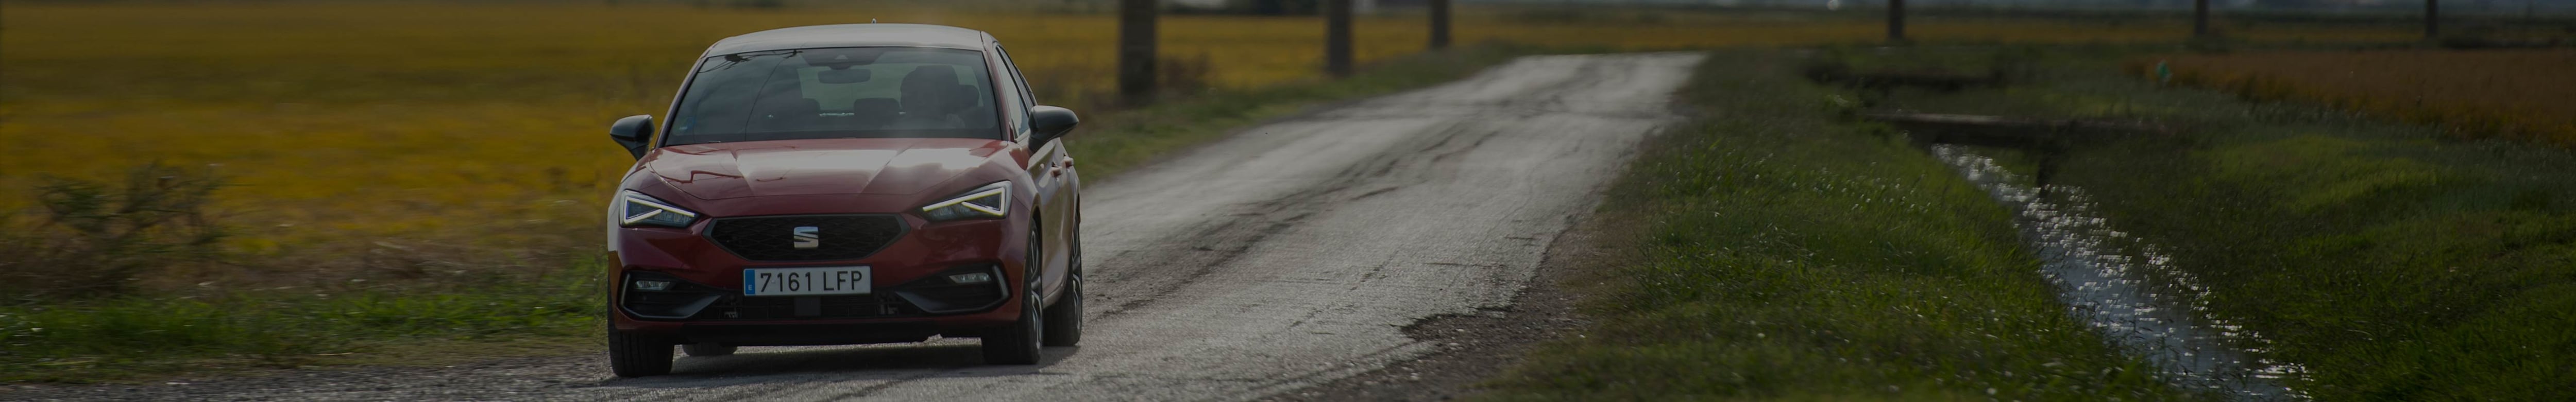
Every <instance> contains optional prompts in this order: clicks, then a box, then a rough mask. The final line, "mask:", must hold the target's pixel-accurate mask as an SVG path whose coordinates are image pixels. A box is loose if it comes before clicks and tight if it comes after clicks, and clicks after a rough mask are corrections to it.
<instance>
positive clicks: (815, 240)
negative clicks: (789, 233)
mask: <svg viewBox="0 0 2576 402" xmlns="http://www.w3.org/2000/svg"><path fill="white" fill-rule="evenodd" d="M822 230H823V228H818V227H813V226H797V227H796V229H795V236H796V248H798V249H809V248H816V247H822V246H823V235H821V234H817V233H815V232H819V231H822Z"/></svg>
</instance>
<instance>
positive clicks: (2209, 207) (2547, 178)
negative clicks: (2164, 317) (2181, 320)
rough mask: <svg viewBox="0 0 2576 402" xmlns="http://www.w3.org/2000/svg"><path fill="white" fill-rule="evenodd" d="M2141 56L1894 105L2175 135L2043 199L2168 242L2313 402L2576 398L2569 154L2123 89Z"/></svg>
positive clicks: (2074, 57)
mask: <svg viewBox="0 0 2576 402" xmlns="http://www.w3.org/2000/svg"><path fill="white" fill-rule="evenodd" d="M2139 54H2140V53H2138V52H2135V51H2134V49H2131V50H2111V51H2099V52H2084V51H2078V52H2059V53H2058V56H2057V57H2051V58H2043V59H2039V61H2040V67H2041V68H2040V71H2041V72H2042V73H2041V74H2037V75H2035V76H2034V77H2036V78H2038V79H2035V80H2029V81H2026V82H2024V83H2022V84H2020V85H2017V86H2016V87H2014V88H2012V89H2009V90H2005V91H1967V92H1960V93H1952V94H1941V93H1930V92H1915V93H1899V94H1897V95H1895V96H1891V97H1889V98H1888V100H1887V101H1888V104H1889V106H1890V107H1897V108H1909V109H1916V110H1924V111H1929V112H1949V113H1994V114H2012V115H2024V116H2035V117H2049V118H2064V117H2109V118H2122V119H2144V120H2154V121H2162V122H2166V123H2168V124H2170V125H2172V126H2176V127H2186V128H2187V129H2185V130H2180V132H2179V133H2178V135H2177V136H2175V137H2173V138H2154V139H2140V140H2134V141H2128V142H2122V143H2112V144H2104V145H2101V146H2098V147H2090V148H2079V149H2077V150H2075V151H2074V152H2072V153H2069V154H2067V155H2065V156H2063V157H2062V158H2061V160H2063V161H2065V163H2064V164H2062V165H2061V166H2060V167H2059V169H2058V172H2057V173H2058V175H2057V178H2058V179H2057V180H2058V182H2057V183H2055V184H2062V185H2072V186H2076V187H2081V188H2083V189H2084V190H2085V192H2086V193H2087V194H2090V195H2092V196H2093V198H2094V200H2095V202H2096V203H2097V204H2099V206H2100V208H2099V209H2098V211H2100V212H2102V213H2103V214H2104V215H2103V216H2104V217H2105V218H2107V219H2109V220H2110V225H2111V226H2113V227H2119V228H2121V229H2122V230H2126V231H2129V232H2131V233H2134V234H2136V235H2138V236H2139V237H2140V238H2141V239H2144V240H2146V241H2148V242H2150V243H2153V244H2156V245H2159V246H2161V247H2160V248H2161V249H2162V250H2163V251H2164V252H2165V253H2166V254H2168V255H2171V256H2172V257H2173V261H2172V265H2173V266H2176V267H2179V268H2180V269H2182V270H2184V271H2185V272H2188V273H2190V274H2191V275H2193V276H2194V277H2195V278H2198V279H2199V283H2201V284H2203V285H2206V286H2207V287H2208V288H2209V293H2208V296H2207V299H2208V300H2207V301H2208V302H2209V303H2210V306H2211V307H2212V309H2213V310H2214V312H2216V313H2218V314H2220V315H2222V316H2226V317H2229V318H2232V319H2234V320H2236V321H2238V322H2242V323H2244V324H2245V327H2246V328H2247V329H2249V330H2251V331H2254V332H2257V333H2260V334H2263V335H2264V336H2265V337H2267V338H2269V339H2271V340H2272V341H2273V342H2271V344H2272V346H2271V347H2269V348H2267V349H2266V350H2263V351H2260V353H2256V354H2255V356H2256V357H2261V358H2268V359H2271V360H2275V361H2284V362H2291V363H2296V364H2299V365H2302V366H2304V367H2305V368H2306V371H2307V373H2306V375H2304V376H2302V377H2301V378H2298V379H2296V380H2295V381H2294V382H2292V383H2291V384H2290V385H2293V386H2294V387H2296V388H2298V389H2300V390H2301V391H2303V392H2305V393H2308V394H2310V395H2312V396H2314V397H2316V399H2318V400H2563V399H2567V397H2568V396H2569V395H2576V367H2571V366H2570V365H2569V364H2568V362H2570V361H2576V331H2571V330H2570V328H2576V153H2570V152H2568V151H2566V150H2565V149H2561V148H2554V147H2551V146H2548V145H2539V144H2534V143H2530V142H2520V141H2512V140H2502V139H2490V140H2462V139H2459V137H2458V136H2450V135H2445V134H2446V131H2449V130H2450V129H2446V128H2444V127H2438V126H2424V125H2414V124H2402V123H2396V122H2392V121H2390V120H2391V119H2386V118H2372V117H2366V116H2360V115H2355V114H2353V113H2351V112H2345V111H2340V110H2338V109H2336V108H2335V107H2333V106H2334V105H2320V104H2306V103H2295V102H2271V101H2261V100H2255V101H2248V100H2244V99H2242V98H2240V96H2246V95H2255V96H2259V95H2260V94H2237V93H2229V92H2227V91H2217V90H2206V89H2189V88H2179V87H2176V88H2159V87H2157V86H2155V85H2154V84H2153V83H2151V82H2145V81H2143V80H2139V79H2136V78H2132V77H2125V76H2122V75H2120V74H2119V73H2118V72H2117V70H2118V69H2117V67H2116V66H2117V65H2118V63H2119V62H2120V61H2122V60H2124V59H2128V58H2130V57H2134V56H2137V55H2139ZM2149 60H2150V62H2152V61H2151V60H2152V59H2149ZM2484 67H2489V66H2479V65H2466V66H2462V67H2461V68H2467V69H2475V68H2484ZM2511 78H2512V77H2505V78H2499V79H2500V80H2503V81H2498V82H2499V83H2500V85H2505V86H2511V85H2515V82H2514V81H2512V80H2511ZM1969 105H1974V106H1969ZM1972 108H1973V109H1972Z"/></svg>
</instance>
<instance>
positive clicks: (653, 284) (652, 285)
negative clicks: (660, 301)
mask: <svg viewBox="0 0 2576 402" xmlns="http://www.w3.org/2000/svg"><path fill="white" fill-rule="evenodd" d="M635 290H643V291H653V292H660V291H665V290H671V281H635Z"/></svg>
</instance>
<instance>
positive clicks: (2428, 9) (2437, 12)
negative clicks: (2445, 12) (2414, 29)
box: [2424, 0, 2442, 39]
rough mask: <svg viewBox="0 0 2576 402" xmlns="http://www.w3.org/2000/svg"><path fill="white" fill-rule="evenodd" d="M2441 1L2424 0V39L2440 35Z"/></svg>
mask: <svg viewBox="0 0 2576 402" xmlns="http://www.w3.org/2000/svg"><path fill="white" fill-rule="evenodd" d="M2441 21H2442V1H2441V0H2424V39H2434V38H2436V37H2439V36H2441V35H2442V22H2441Z"/></svg>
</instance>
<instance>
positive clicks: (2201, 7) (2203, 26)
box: [2191, 0, 2209, 38]
mask: <svg viewBox="0 0 2576 402" xmlns="http://www.w3.org/2000/svg"><path fill="white" fill-rule="evenodd" d="M2191 37H2193V38H2207V37H2209V0H2191Z"/></svg>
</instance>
